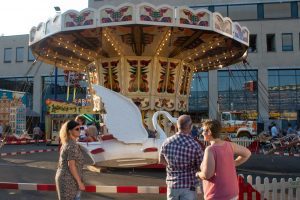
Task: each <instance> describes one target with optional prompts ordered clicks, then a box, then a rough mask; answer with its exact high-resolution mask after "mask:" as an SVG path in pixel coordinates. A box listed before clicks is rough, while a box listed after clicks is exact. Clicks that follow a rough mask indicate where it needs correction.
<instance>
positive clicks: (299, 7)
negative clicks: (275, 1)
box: [298, 2, 300, 15]
mask: <svg viewBox="0 0 300 200" xmlns="http://www.w3.org/2000/svg"><path fill="white" fill-rule="evenodd" d="M299 14H300V2H298V15H299Z"/></svg>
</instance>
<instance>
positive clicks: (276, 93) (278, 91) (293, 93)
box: [268, 69, 300, 122]
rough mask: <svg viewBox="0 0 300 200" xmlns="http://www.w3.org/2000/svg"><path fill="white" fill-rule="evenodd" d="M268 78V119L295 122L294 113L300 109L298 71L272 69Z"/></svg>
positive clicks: (299, 79)
mask: <svg viewBox="0 0 300 200" xmlns="http://www.w3.org/2000/svg"><path fill="white" fill-rule="evenodd" d="M268 76H269V82H268V85H269V88H268V93H269V110H270V118H272V119H286V120H289V121H290V120H295V122H296V120H297V112H296V111H297V110H299V108H300V87H299V84H300V82H299V81H300V70H299V69H284V70H273V69H272V70H269V75H268ZM298 115H299V113H298Z"/></svg>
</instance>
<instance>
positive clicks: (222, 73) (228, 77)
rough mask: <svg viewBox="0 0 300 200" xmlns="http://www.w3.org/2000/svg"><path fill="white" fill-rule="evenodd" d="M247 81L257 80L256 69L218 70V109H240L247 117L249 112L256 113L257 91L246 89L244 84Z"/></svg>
mask: <svg viewBox="0 0 300 200" xmlns="http://www.w3.org/2000/svg"><path fill="white" fill-rule="evenodd" d="M249 82H252V83H254V82H257V70H219V71H218V105H219V111H220V112H223V111H230V110H235V111H242V112H245V113H247V118H248V119H250V113H257V105H258V98H257V95H258V91H257V90H256V89H255V90H254V89H253V90H252V91H250V90H247V88H245V84H246V83H249ZM248 114H249V115H248ZM251 116H252V115H251Z"/></svg>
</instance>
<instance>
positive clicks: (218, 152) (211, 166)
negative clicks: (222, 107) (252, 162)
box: [197, 120, 251, 200]
mask: <svg viewBox="0 0 300 200" xmlns="http://www.w3.org/2000/svg"><path fill="white" fill-rule="evenodd" d="M220 132H221V123H220V122H219V121H218V120H208V121H205V122H204V123H203V132H202V135H203V137H204V140H205V141H209V142H210V146H208V147H207V148H206V149H205V152H204V158H203V161H202V164H201V166H200V170H201V171H200V172H198V173H197V176H198V177H199V178H201V179H202V180H203V191H204V199H205V200H210V199H213V200H235V199H238V194H239V188H238V181H237V174H236V170H235V167H236V166H239V165H241V164H242V163H244V162H246V161H247V160H248V159H249V157H250V155H251V152H250V151H249V150H248V149H247V148H245V147H243V146H240V145H238V144H235V143H233V142H226V141H223V140H221V139H220ZM234 154H236V155H237V156H238V157H237V158H236V159H235V160H234Z"/></svg>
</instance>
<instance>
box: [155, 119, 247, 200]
mask: <svg viewBox="0 0 300 200" xmlns="http://www.w3.org/2000/svg"><path fill="white" fill-rule="evenodd" d="M177 127H178V132H177V133H176V134H175V135H173V136H171V137H169V138H168V139H167V140H166V141H165V142H164V143H163V145H162V147H161V151H160V155H159V158H160V163H164V164H166V166H167V167H166V170H167V177H166V183H167V199H168V200H196V199H198V198H197V191H196V188H197V187H199V186H200V188H203V193H204V199H205V200H212V199H213V200H234V199H238V191H239V189H238V181H237V174H236V168H235V167H236V166H239V165H241V164H243V163H244V162H246V161H247V160H248V159H249V157H250V155H251V152H250V151H249V150H248V149H247V148H245V147H243V146H240V145H237V144H235V143H231V142H226V141H223V140H221V139H220V133H221V123H220V122H219V121H218V120H207V121H205V122H204V123H203V124H202V128H203V130H202V135H203V137H204V140H205V141H208V142H210V146H208V147H207V148H206V149H205V151H204V152H203V150H202V149H201V145H200V144H199V143H198V142H197V141H196V140H195V139H194V138H193V136H192V134H191V131H192V120H191V118H190V116H188V115H182V116H180V117H179V118H178V121H177ZM234 155H237V157H236V158H235V159H234ZM202 183H203V184H202ZM202 185H203V187H202ZM200 198H201V197H200Z"/></svg>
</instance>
